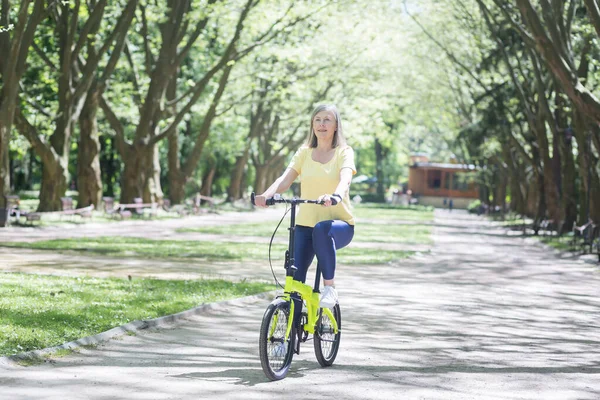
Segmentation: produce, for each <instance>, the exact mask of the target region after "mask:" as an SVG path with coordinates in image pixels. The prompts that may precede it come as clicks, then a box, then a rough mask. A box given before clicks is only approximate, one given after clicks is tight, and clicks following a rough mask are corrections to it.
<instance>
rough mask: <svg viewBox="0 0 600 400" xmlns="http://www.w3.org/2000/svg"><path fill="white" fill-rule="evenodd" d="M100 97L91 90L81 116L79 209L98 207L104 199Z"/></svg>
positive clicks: (78, 169) (78, 156) (78, 180)
mask: <svg viewBox="0 0 600 400" xmlns="http://www.w3.org/2000/svg"><path fill="white" fill-rule="evenodd" d="M98 96H99V93H98V92H97V91H95V90H90V92H89V93H88V97H87V99H86V102H85V105H84V106H83V109H82V111H81V115H80V116H79V146H78V153H77V189H78V190H79V201H78V203H77V206H78V207H87V206H89V205H91V204H93V205H94V206H96V207H98V206H99V205H100V200H101V198H102V179H101V174H100V157H99V154H100V140H99V138H98V122H97V119H96V115H97V113H98V107H99V103H98Z"/></svg>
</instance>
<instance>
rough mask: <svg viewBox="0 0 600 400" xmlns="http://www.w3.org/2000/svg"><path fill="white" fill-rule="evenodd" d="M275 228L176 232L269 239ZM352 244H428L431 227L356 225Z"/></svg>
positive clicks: (283, 230) (283, 233)
mask: <svg viewBox="0 0 600 400" xmlns="http://www.w3.org/2000/svg"><path fill="white" fill-rule="evenodd" d="M276 226H277V224H276V223H272V224H264V223H263V224H257V223H249V224H236V225H215V226H204V227H200V228H181V229H178V230H177V232H181V233H184V232H194V233H207V234H216V235H227V236H230V235H235V236H256V237H263V238H270V237H271V235H272V234H273V230H274V229H275V227H276ZM275 237H277V238H280V239H284V238H287V237H288V230H287V225H285V226H284V225H283V224H282V226H280V227H279V229H278V230H277V234H276V236H275ZM352 241H353V242H378V243H406V244H430V243H431V226H428V225H419V224H406V225H397V224H391V225H390V224H386V225H383V224H373V223H359V224H357V225H356V228H355V232H354V239H353V240H352Z"/></svg>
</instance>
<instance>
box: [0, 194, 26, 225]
mask: <svg viewBox="0 0 600 400" xmlns="http://www.w3.org/2000/svg"><path fill="white" fill-rule="evenodd" d="M4 200H5V208H6V214H5V215H4V217H5V218H6V220H5V221H4V222H5V224H6V225H10V219H11V217H14V218H15V220H16V222H19V219H20V218H21V210H20V209H19V203H20V198H19V196H16V195H11V196H4ZM0 226H3V225H1V224H0Z"/></svg>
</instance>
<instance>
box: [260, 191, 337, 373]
mask: <svg viewBox="0 0 600 400" xmlns="http://www.w3.org/2000/svg"><path fill="white" fill-rule="evenodd" d="M254 197H255V194H254V193H252V196H251V201H252V204H254ZM333 201H335V199H333ZM276 203H286V204H289V205H290V206H291V208H290V210H289V211H291V214H290V227H289V228H288V230H289V244H288V249H287V250H286V252H285V262H284V267H285V270H286V276H285V286H284V287H283V294H282V295H280V296H278V297H277V298H276V299H275V300H273V301H272V302H271V304H269V306H268V307H267V309H266V310H265V313H264V315H263V319H262V324H261V327H260V335H259V353H260V363H261V366H262V369H263V371H264V373H265V375H266V376H267V377H268V378H269V379H271V380H273V381H275V380H280V379H283V378H285V377H286V375H287V374H288V372H289V369H290V366H291V364H292V358H293V356H294V353H296V354H300V343H303V342H306V341H307V340H308V339H309V335H312V339H313V344H314V350H315V356H316V357H317V361H318V362H319V364H320V365H321V366H322V367H328V366H331V365H332V364H333V362H334V361H335V358H336V356H337V353H338V349H339V347H340V338H341V328H342V315H341V311H340V305H339V304H336V305H335V307H334V308H333V309H329V308H321V307H319V294H320V292H319V285H320V280H321V271H320V268H319V267H318V265H317V268H316V276H315V282H314V286H313V287H311V286H309V285H306V284H304V283H301V282H298V281H295V280H294V272H295V271H296V270H297V268H296V267H295V266H294V232H295V226H296V206H297V205H299V204H303V203H309V204H322V202H318V201H316V200H303V199H298V198H292V199H289V200H286V199H284V198H282V197H281V196H274V197H273V198H271V199H268V200H267V205H274V204H276ZM333 204H334V205H335V203H333ZM285 214H287V211H286V213H285ZM285 214H284V217H285ZM282 221H283V218H282ZM279 224H281V221H280V222H279ZM278 227H279V225H278ZM275 231H277V228H275ZM274 236H275V233H273V237H274ZM273 237H272V238H271V244H272V242H273ZM270 246H271V245H269V251H270ZM275 280H276V281H277V278H275ZM292 294H296V296H297V297H296V298H295V299H296V301H294V298H293V297H292ZM296 304H305V306H306V310H305V311H301V312H300V313H297V312H296V310H295V307H296ZM297 314H298V315H297ZM295 315H297V317H296V318H294V316H295Z"/></svg>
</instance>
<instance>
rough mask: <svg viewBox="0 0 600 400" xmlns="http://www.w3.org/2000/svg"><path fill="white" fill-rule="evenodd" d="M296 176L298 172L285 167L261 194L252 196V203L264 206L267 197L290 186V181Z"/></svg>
mask: <svg viewBox="0 0 600 400" xmlns="http://www.w3.org/2000/svg"><path fill="white" fill-rule="evenodd" d="M297 177H298V173H297V172H296V171H295V170H294V169H292V168H287V169H286V170H285V172H284V173H283V174H282V175H281V176H280V177H279V178H277V179H276V180H275V182H273V184H272V185H271V186H269V188H268V189H267V190H265V191H264V193H263V194H261V195H258V196H256V197H255V198H254V203H255V204H256V205H257V206H259V207H266V206H267V204H266V202H267V199H270V198H271V197H273V195H275V193H283V192H285V191H286V190H288V189H289V188H290V186H292V183H294V181H295V180H296V178H297Z"/></svg>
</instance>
